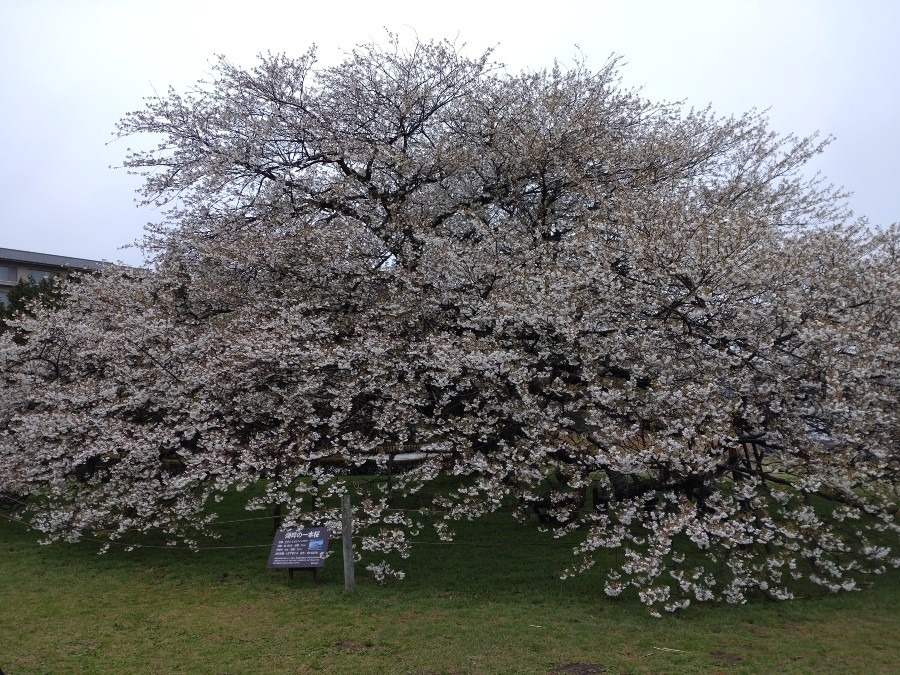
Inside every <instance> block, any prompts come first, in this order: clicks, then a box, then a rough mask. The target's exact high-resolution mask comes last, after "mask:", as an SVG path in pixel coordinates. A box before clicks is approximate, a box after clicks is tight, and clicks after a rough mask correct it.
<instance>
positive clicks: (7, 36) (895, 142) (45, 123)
mask: <svg viewBox="0 0 900 675" xmlns="http://www.w3.org/2000/svg"><path fill="white" fill-rule="evenodd" d="M384 27H387V28H389V29H391V30H394V31H396V32H399V33H400V34H401V35H404V34H406V35H407V36H409V37H410V38H411V37H412V36H413V35H414V34H417V35H418V36H419V38H420V39H423V40H427V39H430V38H443V37H448V38H451V39H453V38H456V39H457V40H458V41H459V42H465V43H466V44H467V45H468V47H467V51H468V53H469V54H470V55H472V56H475V55H478V54H480V53H481V52H482V51H483V50H484V49H485V48H487V47H490V46H495V47H496V51H495V57H496V59H497V60H499V61H502V62H503V63H506V64H507V66H508V67H509V68H510V69H511V70H520V69H522V68H532V69H535V68H541V67H544V66H549V65H552V63H553V59H554V58H558V59H559V60H560V61H562V62H564V63H565V62H567V61H568V62H571V60H572V57H573V55H574V54H575V53H576V50H577V49H579V48H580V50H581V51H582V52H583V53H584V54H585V55H586V56H587V57H588V61H589V63H590V64H592V65H594V66H596V67H599V66H600V65H602V64H603V63H604V62H605V61H606V59H607V58H608V56H609V55H610V54H611V53H613V52H614V53H617V54H620V55H621V56H623V57H624V60H625V65H624V67H623V69H622V77H623V81H624V83H625V84H626V85H627V86H631V87H643V93H644V95H645V96H647V97H648V98H650V99H653V100H670V101H672V100H686V101H687V103H688V104H689V105H694V106H696V107H703V106H705V105H706V104H708V103H711V104H712V106H713V108H714V109H715V110H716V111H717V112H720V113H723V114H731V113H741V112H744V111H746V110H749V109H750V108H754V107H755V108H759V109H769V117H770V119H771V122H772V127H773V128H774V129H775V130H776V131H780V132H795V133H797V134H799V135H806V134H810V133H812V132H815V131H817V130H818V131H820V132H822V133H823V134H831V135H833V136H835V138H836V140H835V142H834V143H833V145H832V146H831V147H830V148H829V150H828V151H827V153H826V155H825V156H824V157H823V158H821V159H820V160H819V161H817V162H816V165H815V169H817V170H821V171H822V173H824V174H825V175H826V176H827V177H828V178H829V180H830V181H831V182H833V183H835V184H837V185H842V186H844V187H845V188H846V189H848V190H850V191H852V192H854V193H855V194H854V196H853V197H852V199H851V202H850V204H851V207H852V208H853V210H854V212H855V214H856V215H866V216H868V217H869V218H870V220H871V221H872V222H873V223H876V224H888V223H891V222H894V221H897V220H900V198H898V189H900V123H898V120H900V112H898V109H900V84H898V83H900V77H898V75H897V72H898V70H900V39H898V33H900V1H895V0H731V1H729V0H708V1H701V0H696V1H694V0H645V1H641V0H585V1H579V0H542V1H541V2H530V1H527V0H517V1H515V0H504V1H503V2H491V0H477V1H470V0H451V1H450V2H426V1H425V0H417V1H415V2H405V1H392V0H368V1H365V2H359V1H357V0H344V1H343V2H333V1H332V2H326V1H318V2H308V1H307V0H279V1H274V0H273V1H267V0H256V1H255V2H252V3H251V2H247V1H246V0H244V1H243V2H232V1H230V0H217V1H211V2H206V1H202V0H172V1H169V0H153V1H143V2H138V1H133V2H132V1H131V0H107V1H103V0H0V38H2V39H0V68H2V73H0V74H2V78H0V86H2V94H0V149H2V152H0V191H2V200H0V203H2V207H3V216H2V220H0V247H6V248H17V249H24V250H29V251H39V252H45V253H55V254H61V255H70V256H76V257H82V258H94V259H105V260H123V261H125V262H129V263H137V262H140V260H141V257H140V254H139V253H138V252H137V251H134V250H122V249H121V248H120V247H121V246H123V245H126V244H128V243H130V242H133V241H135V240H137V239H139V238H140V236H141V234H142V229H143V227H144V225H145V224H146V223H147V222H148V221H154V220H156V219H157V218H159V214H158V213H157V212H154V211H153V210H151V209H138V208H136V207H135V206H134V191H135V189H136V188H137V187H138V185H139V179H138V178H136V177H133V176H128V175H127V174H125V172H124V171H123V170H121V169H120V170H116V169H111V168H110V166H111V165H112V166H115V165H117V164H119V163H121V160H122V158H123V156H124V154H125V148H126V145H132V146H134V145H137V144H140V141H139V140H136V139H130V140H129V141H128V142H127V144H126V142H124V141H115V142H112V143H110V141H111V140H112V135H111V134H112V131H113V129H114V126H115V123H116V121H117V120H118V119H119V118H120V117H121V116H122V115H123V114H124V113H126V112H127V111H129V110H133V109H136V108H139V107H141V105H142V103H141V101H142V99H143V97H145V96H149V95H152V94H153V93H154V90H155V91H159V92H161V93H162V92H164V91H165V89H166V88H167V87H168V86H169V85H173V86H174V87H176V88H177V89H184V88H185V87H187V86H188V85H190V84H192V83H193V82H195V81H196V80H197V79H200V78H202V77H204V75H206V74H207V73H208V72H209V64H210V62H211V57H212V56H213V55H214V54H224V55H226V56H227V57H228V58H229V59H230V60H231V61H232V62H235V63H238V64H242V65H243V64H247V65H251V64H252V63H253V62H254V57H255V55H256V54H258V53H260V52H265V51H273V52H282V51H283V52H286V53H288V54H290V55H299V54H300V53H301V52H303V51H304V50H305V49H306V48H307V47H308V46H309V45H310V44H312V43H316V44H317V45H318V46H319V57H320V61H322V62H325V63H333V62H335V61H336V60H338V59H339V57H340V53H341V50H342V49H350V48H352V47H353V46H354V45H355V44H357V43H360V42H367V41H371V40H376V41H383V39H384V30H383V29H384ZM413 31H414V32H413Z"/></svg>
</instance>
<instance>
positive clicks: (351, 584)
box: [341, 494, 356, 593]
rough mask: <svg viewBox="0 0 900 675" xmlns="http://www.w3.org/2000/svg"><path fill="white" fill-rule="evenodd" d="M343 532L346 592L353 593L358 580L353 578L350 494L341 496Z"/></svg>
mask: <svg viewBox="0 0 900 675" xmlns="http://www.w3.org/2000/svg"><path fill="white" fill-rule="evenodd" d="M341 530H342V531H343V537H342V538H343V541H344V590H345V591H346V592H347V593H353V591H355V590H356V579H354V577H353V511H352V510H351V508H350V495H348V494H343V495H341Z"/></svg>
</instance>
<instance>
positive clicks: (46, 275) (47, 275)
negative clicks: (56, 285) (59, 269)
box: [28, 270, 53, 284]
mask: <svg viewBox="0 0 900 675" xmlns="http://www.w3.org/2000/svg"><path fill="white" fill-rule="evenodd" d="M52 277H53V274H52V273H51V272H44V271H43V270H28V278H29V279H31V280H32V281H33V282H34V283H36V284H39V283H41V282H42V281H43V280H44V279H51V278H52Z"/></svg>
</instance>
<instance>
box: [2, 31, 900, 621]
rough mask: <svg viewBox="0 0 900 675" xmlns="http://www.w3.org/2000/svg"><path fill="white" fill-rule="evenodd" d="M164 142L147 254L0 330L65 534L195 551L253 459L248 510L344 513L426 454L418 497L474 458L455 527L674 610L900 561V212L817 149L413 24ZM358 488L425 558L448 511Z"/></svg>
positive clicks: (147, 161)
mask: <svg viewBox="0 0 900 675" xmlns="http://www.w3.org/2000/svg"><path fill="white" fill-rule="evenodd" d="M145 133H149V134H155V135H159V136H160V137H161V138H162V139H163V140H162V142H161V143H160V144H159V145H158V146H157V147H155V148H153V149H151V150H149V151H135V152H132V153H131V154H129V155H128V157H127V159H126V166H128V167H131V168H132V169H133V170H134V171H136V172H138V173H140V174H142V175H144V176H145V178H146V182H145V186H144V188H143V193H142V194H143V196H144V199H145V202H146V203H154V204H158V205H161V206H163V207H165V209H166V210H165V211H164V213H166V218H165V220H164V221H163V222H162V223H160V224H159V225H157V226H155V227H153V228H151V229H150V230H149V231H148V234H147V236H146V239H145V241H144V251H145V253H146V255H147V256H148V258H149V259H150V260H151V263H152V264H151V266H150V268H149V269H146V270H128V269H109V270H107V271H106V273H105V274H103V275H102V276H100V277H97V278H92V279H85V280H83V281H82V283H80V284H73V285H71V286H69V287H68V288H67V289H66V293H67V301H66V304H65V305H64V306H63V307H61V308H58V309H55V310H50V309H41V308H35V311H34V316H33V317H22V318H21V319H20V320H19V321H18V322H13V325H14V327H15V331H14V333H15V335H16V336H17V337H16V338H15V339H14V338H13V331H11V332H9V333H7V334H5V335H4V336H2V338H0V340H2V342H0V363H2V364H3V375H2V377H3V380H4V391H5V395H4V398H3V399H2V402H0V430H2V436H0V461H2V472H0V481H2V484H0V491H10V492H13V491H15V492H17V493H22V492H28V493H31V495H32V499H31V500H30V503H31V508H32V522H33V523H34V525H35V526H36V527H38V528H40V529H41V530H42V531H43V532H45V533H46V535H47V538H48V539H49V540H55V539H66V540H76V539H78V538H79V537H80V536H82V535H84V534H85V533H88V532H91V533H95V534H96V533H102V534H103V536H104V537H106V538H108V539H109V540H115V539H116V538H118V537H121V536H122V535H124V533H125V532H129V531H134V530H145V531H146V530H150V529H156V528H161V529H162V530H164V531H165V532H167V533H168V534H169V535H170V536H171V537H172V540H173V541H174V540H178V539H179V538H180V539H182V540H186V541H193V539H192V538H193V537H196V535H197V531H198V530H199V531H201V532H203V531H207V529H208V526H209V524H210V523H211V522H212V521H211V519H210V517H205V518H201V517H199V515H198V514H201V513H204V512H205V510H206V508H207V506H208V504H209V502H210V501H211V500H215V499H216V498H220V497H221V495H222V494H223V493H224V492H225V491H227V490H231V489H238V490H242V489H245V488H247V487H249V486H251V485H256V484H259V483H260V481H263V482H264V483H265V486H266V487H265V494H264V495H262V496H259V497H256V498H254V499H252V500H250V501H249V503H248V506H249V507H251V508H253V507H262V506H265V505H270V504H273V503H277V504H280V505H282V507H283V508H284V516H285V518H286V519H287V520H288V521H289V522H313V521H314V522H317V523H332V522H336V521H337V516H336V514H335V513H334V512H332V511H330V510H328V509H326V508H324V507H323V506H322V504H323V503H324V500H326V499H327V498H329V497H333V496H335V495H339V494H341V493H343V492H345V491H346V490H348V489H351V486H350V484H349V483H348V482H347V480H346V475H347V474H348V473H353V472H354V470H355V468H356V467H361V466H362V465H363V464H365V463H367V462H368V463H372V462H374V463H375V464H376V465H377V466H378V467H379V468H380V470H382V471H388V469H389V467H390V464H391V463H392V461H393V457H394V455H395V454H396V451H394V450H390V448H398V447H413V448H414V449H415V451H416V453H417V456H418V457H419V458H420V461H419V463H418V464H416V465H415V466H413V467H412V468H410V469H409V470H407V471H405V472H403V473H402V474H399V475H397V476H394V477H393V480H395V481H396V483H395V485H394V487H395V489H397V490H399V491H401V492H404V493H411V492H417V491H420V490H421V489H422V488H423V487H424V486H426V485H428V484H430V483H431V482H433V481H434V480H436V479H439V478H441V477H443V476H455V477H457V478H456V479H455V481H456V482H455V483H454V484H456V485H458V487H457V488H454V489H453V490H450V491H444V492H443V493H440V494H438V496H437V497H435V498H434V503H433V504H432V505H431V508H434V509H436V511H435V513H437V512H440V514H441V517H440V518H439V519H438V522H437V527H438V531H439V534H440V535H441V536H442V537H449V536H451V535H450V530H449V528H448V526H449V525H450V523H451V522H452V521H453V520H454V519H460V518H474V517H478V516H481V515H483V514H487V513H491V512H493V511H495V510H496V509H497V508H498V507H500V506H501V505H503V504H509V503H515V504H517V505H519V513H520V515H521V516H522V517H523V518H524V519H526V520H528V521H529V522H535V521H536V522H537V523H538V524H539V525H540V526H541V527H547V528H550V529H552V530H554V531H555V532H556V534H558V535H561V534H564V533H568V532H572V531H573V530H578V531H580V532H582V533H583V535H584V536H583V537H582V539H581V543H580V544H579V545H578V546H577V549H576V551H575V553H576V556H577V557H576V561H575V562H574V563H573V566H572V569H571V570H570V571H569V573H576V572H578V571H579V570H583V569H585V568H587V567H590V566H591V565H592V564H593V562H594V559H595V558H594V556H595V554H596V553H597V552H598V551H600V550H602V549H617V550H620V551H621V552H622V555H621V556H620V560H621V564H620V565H619V566H618V568H616V569H611V570H609V571H608V578H607V582H606V585H605V589H606V592H607V593H609V594H610V595H616V594H618V593H621V592H622V591H623V590H625V589H626V588H628V587H634V588H636V589H637V591H638V593H639V596H640V598H641V599H642V601H643V602H645V603H646V604H647V605H648V606H650V607H651V608H652V611H654V612H659V611H660V610H671V611H674V610H676V609H678V608H681V607H685V606H687V605H688V603H689V602H690V601H692V600H701V601H705V600H725V601H729V602H743V601H744V600H745V599H746V597H747V594H748V593H750V592H763V593H765V594H767V595H769V596H770V597H773V598H788V597H791V592H792V591H791V587H792V584H793V583H794V582H795V581H796V580H797V579H800V578H802V579H805V580H807V581H811V582H813V583H816V584H820V585H822V586H824V587H825V588H827V589H829V590H839V589H849V588H852V587H853V586H854V583H855V581H856V580H857V579H858V577H859V575H860V574H863V573H867V572H877V571H879V570H882V569H884V568H885V567H886V566H887V565H896V564H897V559H896V558H895V557H893V556H894V555H895V554H894V553H893V552H892V551H891V550H890V548H889V546H888V544H890V543H891V542H892V541H893V540H895V539H896V534H897V524H896V521H895V514H896V509H897V501H898V499H897V497H898V495H897V477H898V466H900V457H898V449H897V448H898V429H900V424H898V423H900V405H898V400H900V396H898V394H900V368H898V364H900V318H898V313H897V309H896V308H897V307H900V273H898V251H900V246H898V244H900V231H898V229H897V227H896V226H894V227H892V228H886V229H882V230H874V231H870V230H868V229H867V228H866V226H865V223H864V222H850V221H848V220H847V218H848V215H847V213H846V212H845V207H844V202H843V195H842V194H840V193H839V192H837V191H835V190H833V189H832V188H830V187H829V186H825V185H822V184H821V183H820V182H819V181H818V180H817V179H812V180H807V179H805V178H804V177H803V174H802V170H803V167H804V165H805V163H806V162H807V161H808V160H809V159H810V158H811V157H813V156H814V155H815V154H817V153H819V152H821V151H822V149H823V148H824V146H825V145H826V143H825V142H821V141H818V140H816V139H815V138H805V139H800V138H795V137H793V136H786V137H782V136H777V135H775V134H773V133H772V132H771V131H769V130H768V128H767V127H766V123H765V120H764V119H763V118H761V117H760V116H759V115H757V114H753V113H751V114H748V115H745V116H743V117H739V118H724V119H723V118H720V117H717V116H715V115H714V114H713V113H712V112H710V111H709V110H702V111H690V112H682V111H681V110H680V108H679V107H677V106H674V105H666V104H653V103H650V102H648V101H646V100H644V99H642V98H640V97H639V96H638V95H637V94H635V93H633V92H630V91H628V90H625V89H623V88H622V87H621V86H620V84H619V82H618V79H617V74H616V65H615V63H614V62H612V63H609V64H607V65H606V66H605V67H604V68H602V69H601V70H599V71H597V72H593V71H590V70H588V69H587V68H586V67H585V66H584V65H583V64H576V65H575V66H573V67H571V68H568V69H564V68H562V67H560V66H555V67H554V68H553V69H551V70H549V71H542V72H529V73H522V74H510V73H508V72H506V71H505V70H504V69H503V68H502V67H501V66H499V65H497V64H494V63H492V62H491V61H490V54H485V55H484V56H482V57H480V58H476V59H470V58H466V57H465V56H464V55H463V54H462V53H461V51H460V50H459V49H457V48H456V46H454V45H453V44H449V43H443V42H441V43H429V44H414V45H412V46H410V47H404V46H403V45H401V44H400V43H399V42H398V41H397V40H396V39H391V40H390V41H389V44H388V45H387V46H384V47H381V46H377V45H367V46H362V47H359V48H357V49H356V50H354V51H352V52H351V53H350V54H349V55H348V56H347V58H346V60H345V61H344V62H343V63H342V64H340V65H338V66H334V67H328V68H317V67H316V64H315V58H314V52H312V51H310V52H309V53H307V54H305V55H304V56H302V57H300V58H299V59H289V58H287V57H285V56H268V57H264V58H261V60H260V62H259V64H258V65H257V66H256V67H255V68H253V69H251V70H244V69H241V68H238V67H236V66H234V65H232V64H230V63H228V62H227V61H225V60H224V59H222V60H220V61H219V62H218V65H217V66H216V69H215V71H214V77H213V79H212V80H211V81H209V82H201V83H199V84H198V85H197V87H196V89H195V90H194V91H192V92H190V93H189V94H186V95H180V94H178V93H176V92H174V91H170V92H169V93H168V94H167V95H166V96H158V97H153V98H151V99H149V100H148V101H147V102H146V106H145V107H144V109H142V110H139V111H136V112H133V113H130V114H128V115H127V116H126V117H125V118H124V119H123V120H122V121H121V122H120V125H119V134H120V135H121V136H132V135H138V134H145ZM363 492H364V491H363ZM360 500H361V501H360ZM357 503H358V509H357V517H358V518H359V519H360V522H361V526H362V527H364V528H365V531H366V532H367V533H369V534H367V535H366V536H365V538H364V539H363V540H362V541H363V548H364V549H366V550H367V551H371V552H372V553H373V554H376V557H381V556H383V555H396V554H399V556H400V557H405V556H407V555H408V553H409V539H408V537H409V534H410V533H411V532H415V531H417V530H418V528H421V527H423V526H424V525H425V521H426V519H425V518H424V517H419V516H414V515H411V514H405V515H398V513H397V512H396V511H392V510H391V509H390V508H388V506H389V505H388V504H387V502H386V501H385V500H384V499H383V496H381V495H378V494H375V493H373V494H362V495H361V496H360V498H359V500H357ZM366 555H368V554H366ZM370 569H371V570H372V571H373V573H374V574H375V575H376V576H378V577H379V578H383V577H385V576H387V575H395V574H401V573H399V572H398V571H397V570H394V569H393V568H391V567H390V565H388V563H387V562H385V561H383V560H382V561H380V562H373V563H371V565H370Z"/></svg>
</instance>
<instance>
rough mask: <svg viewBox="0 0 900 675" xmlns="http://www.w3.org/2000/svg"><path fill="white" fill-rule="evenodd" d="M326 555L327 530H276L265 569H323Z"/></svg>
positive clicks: (313, 528) (310, 528)
mask: <svg viewBox="0 0 900 675" xmlns="http://www.w3.org/2000/svg"><path fill="white" fill-rule="evenodd" d="M326 553H328V528H326V527H307V528H304V529H302V530H278V531H277V532H275V539H274V540H273V541H272V549H271V550H270V551H269V562H268V563H267V564H266V567H272V568H281V569H283V568H289V569H296V568H303V567H312V568H315V567H324V566H325V554H326Z"/></svg>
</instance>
